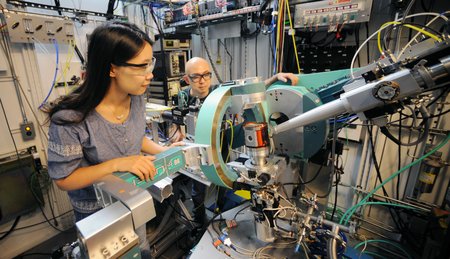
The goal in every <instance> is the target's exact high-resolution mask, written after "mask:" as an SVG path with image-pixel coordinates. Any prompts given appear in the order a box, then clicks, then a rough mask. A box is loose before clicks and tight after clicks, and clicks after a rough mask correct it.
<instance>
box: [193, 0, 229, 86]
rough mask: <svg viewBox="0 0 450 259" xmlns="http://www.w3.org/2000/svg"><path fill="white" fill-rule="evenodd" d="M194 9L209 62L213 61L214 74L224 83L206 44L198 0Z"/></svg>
mask: <svg viewBox="0 0 450 259" xmlns="http://www.w3.org/2000/svg"><path fill="white" fill-rule="evenodd" d="M194 9H195V15H194V16H195V21H196V24H197V29H198V31H199V33H200V39H201V40H202V43H203V46H204V47H205V51H206V55H207V56H208V59H209V62H210V63H211V67H212V69H213V72H214V74H215V75H216V77H217V81H219V83H221V84H222V83H223V80H222V78H221V77H220V75H219V73H218V72H217V68H216V66H215V65H214V62H213V60H212V57H211V53H210V52H209V48H208V45H207V44H206V39H205V35H204V34H203V31H202V28H201V26H200V20H199V10H198V2H196V3H195V4H194Z"/></svg>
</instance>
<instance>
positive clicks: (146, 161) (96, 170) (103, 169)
mask: <svg viewBox="0 0 450 259" xmlns="http://www.w3.org/2000/svg"><path fill="white" fill-rule="evenodd" d="M154 159H155V157H154V156H142V155H137V156H128V157H121V158H115V159H111V160H108V161H106V162H103V163H100V164H97V165H93V166H87V167H80V168H77V169H75V171H73V172H72V173H71V174H70V175H68V176H67V177H65V178H62V179H57V180H55V183H56V185H58V187H59V188H60V189H62V190H64V191H73V190H78V189H82V188H85V187H87V186H90V185H92V184H93V183H95V182H96V181H98V180H99V179H100V178H102V177H104V176H106V175H108V174H112V173H113V172H131V173H133V174H135V175H136V176H138V177H139V178H140V179H141V180H143V181H144V180H145V181H148V180H149V179H151V178H153V176H154V175H155V174H156V170H155V166H154V165H153V162H152V161H153V160H154Z"/></svg>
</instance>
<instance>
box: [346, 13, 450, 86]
mask: <svg viewBox="0 0 450 259" xmlns="http://www.w3.org/2000/svg"><path fill="white" fill-rule="evenodd" d="M417 16H437V17H441V18H442V19H444V20H445V21H447V20H448V18H447V17H445V16H444V15H442V14H439V13H417V14H411V15H408V16H406V18H407V19H408V18H412V17H417ZM400 20H401V19H397V20H395V21H394V22H398V21H400ZM384 29H385V28H383V27H380V28H379V29H378V30H377V31H375V32H374V33H372V34H371V35H370V36H368V37H367V39H366V40H365V41H364V42H363V43H362V44H361V46H359V48H358V49H357V50H356V52H355V54H354V55H353V58H352V62H351V64H350V75H351V77H352V79H354V78H355V75H354V71H353V70H354V69H353V67H354V64H355V60H356V57H357V55H358V53H359V52H360V51H361V49H362V48H363V47H364V46H365V45H366V44H367V43H368V42H369V41H370V40H371V39H372V38H373V37H375V35H377V34H378V32H380V31H382V30H384ZM367 31H368V30H367ZM369 63H370V62H368V64H369Z"/></svg>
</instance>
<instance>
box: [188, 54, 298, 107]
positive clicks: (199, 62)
mask: <svg viewBox="0 0 450 259" xmlns="http://www.w3.org/2000/svg"><path fill="white" fill-rule="evenodd" d="M185 72H186V73H185V75H184V76H183V79H184V81H185V82H186V83H187V84H189V87H188V88H186V89H185V90H184V91H185V93H187V94H188V96H189V99H188V104H189V105H190V104H193V103H194V102H195V98H199V99H200V102H203V101H204V100H205V99H206V97H207V96H208V95H209V93H210V92H211V91H212V90H213V89H211V77H212V73H211V68H210V66H209V63H208V61H206V60H205V59H203V58H199V57H194V58H191V59H190V60H189V61H188V62H187V63H186V66H185ZM278 80H279V81H282V82H287V81H288V80H289V81H291V85H296V84H297V83H298V78H297V76H295V75H294V74H292V73H278V74H276V75H274V76H272V77H271V78H269V79H266V80H265V81H264V83H265V85H266V86H269V85H271V84H273V83H275V82H276V81H278Z"/></svg>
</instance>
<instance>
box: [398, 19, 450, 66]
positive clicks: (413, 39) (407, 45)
mask: <svg viewBox="0 0 450 259" xmlns="http://www.w3.org/2000/svg"><path fill="white" fill-rule="evenodd" d="M447 13H450V11H446V12H444V13H443V14H442V16H436V17H434V18H433V19H431V20H430V21H429V22H428V23H427V24H426V25H425V26H424V27H423V28H425V27H428V26H430V25H431V24H432V23H434V22H435V21H436V20H437V19H438V18H442V19H444V18H445V19H444V21H447V20H448V18H447V17H446V16H445V15H444V14H447ZM423 28H422V29H423ZM419 35H420V32H418V33H416V35H414V37H413V38H412V39H411V40H410V41H409V42H408V43H407V44H406V45H405V46H404V47H403V49H402V50H401V51H400V52H399V53H398V54H397V58H400V57H401V56H402V55H403V53H405V51H406V49H407V48H408V47H409V46H411V43H412V42H413V41H415V40H416V38H417V37H419Z"/></svg>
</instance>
